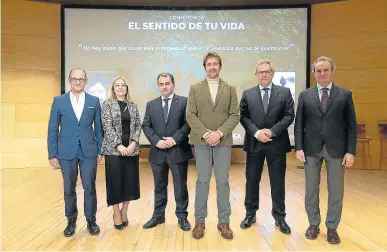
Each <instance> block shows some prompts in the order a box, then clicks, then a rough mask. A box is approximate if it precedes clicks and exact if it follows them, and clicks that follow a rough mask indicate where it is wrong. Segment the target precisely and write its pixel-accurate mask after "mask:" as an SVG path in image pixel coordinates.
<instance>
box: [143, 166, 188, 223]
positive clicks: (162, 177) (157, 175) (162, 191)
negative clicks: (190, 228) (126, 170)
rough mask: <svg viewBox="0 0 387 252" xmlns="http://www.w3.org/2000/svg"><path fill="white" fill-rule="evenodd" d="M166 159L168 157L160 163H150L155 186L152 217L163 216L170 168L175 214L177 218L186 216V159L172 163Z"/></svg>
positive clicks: (166, 200)
mask: <svg viewBox="0 0 387 252" xmlns="http://www.w3.org/2000/svg"><path fill="white" fill-rule="evenodd" d="M168 159H169V158H167V159H166V160H165V161H164V163H162V164H153V163H152V164H151V166H152V172H153V179H154V186H155V191H154V192H155V205H154V212H153V217H156V218H163V217H165V208H166V206H167V202H168V171H169V169H171V172H172V178H173V187H174V192H175V201H176V210H175V214H176V216H177V218H186V217H187V216H188V212H187V207H188V190H187V170H188V161H185V162H182V163H178V164H172V163H171V162H170V160H168Z"/></svg>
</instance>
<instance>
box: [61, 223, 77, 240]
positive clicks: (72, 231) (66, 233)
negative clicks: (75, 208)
mask: <svg viewBox="0 0 387 252" xmlns="http://www.w3.org/2000/svg"><path fill="white" fill-rule="evenodd" d="M76 222H77V220H76V219H74V220H69V221H68V222H67V227H66V229H65V230H64V231H63V235H64V236H66V237H71V236H73V235H74V234H75V228H76V226H77V225H76Z"/></svg>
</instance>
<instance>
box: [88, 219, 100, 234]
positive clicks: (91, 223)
mask: <svg viewBox="0 0 387 252" xmlns="http://www.w3.org/2000/svg"><path fill="white" fill-rule="evenodd" d="M86 221H87V230H89V233H90V234H91V235H98V234H99V231H100V230H99V227H98V225H97V223H95V220H86Z"/></svg>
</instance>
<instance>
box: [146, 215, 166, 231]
mask: <svg viewBox="0 0 387 252" xmlns="http://www.w3.org/2000/svg"><path fill="white" fill-rule="evenodd" d="M164 222H165V218H156V217H152V218H151V219H150V220H149V221H148V222H147V223H145V224H144V226H143V228H145V229H148V228H153V227H156V226H157V225H158V224H162V223H164Z"/></svg>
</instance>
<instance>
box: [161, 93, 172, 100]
mask: <svg viewBox="0 0 387 252" xmlns="http://www.w3.org/2000/svg"><path fill="white" fill-rule="evenodd" d="M174 95H175V93H172V94H171V95H170V96H168V97H164V96H161V100H164V99H165V98H169V99H171V100H172V99H173V96H174Z"/></svg>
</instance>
